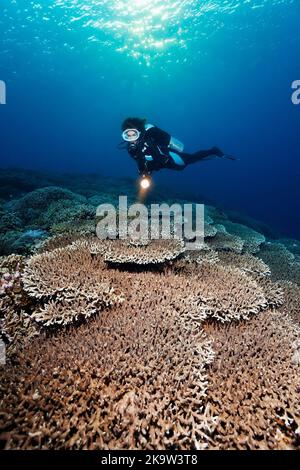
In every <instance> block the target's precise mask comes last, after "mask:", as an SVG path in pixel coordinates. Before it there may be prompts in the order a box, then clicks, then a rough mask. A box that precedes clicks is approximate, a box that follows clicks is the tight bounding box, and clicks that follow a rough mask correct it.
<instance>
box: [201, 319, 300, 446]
mask: <svg viewBox="0 0 300 470" xmlns="http://www.w3.org/2000/svg"><path fill="white" fill-rule="evenodd" d="M205 330H206V331H207V332H208V333H210V334H211V336H212V337H213V338H214V349H215V350H216V354H217V355H216V359H215V361H214V363H213V364H212V365H211V366H210V371H209V377H210V383H211V385H210V387H209V392H208V402H209V403H210V405H211V407H212V410H213V412H214V413H215V414H217V415H218V416H219V422H218V425H217V428H216V430H215V432H214V435H213V445H212V447H213V448H217V449H294V448H300V439H299V433H300V408H299V390H300V388H299V387H300V374H299V365H297V364H295V363H294V360H293V358H294V355H295V352H296V350H295V347H294V346H293V344H294V342H295V341H297V340H298V338H299V328H296V327H295V325H294V324H293V323H292V321H291V319H290V318H289V317H288V316H287V315H286V314H283V313H280V312H270V311H266V312H264V313H262V314H260V315H259V316H256V317H253V318H252V319H251V320H250V321H249V322H247V323H244V322H242V323H238V324H231V325H228V326H225V327H224V326H220V325H216V324H210V325H209V324H208V325H206V327H205Z"/></svg>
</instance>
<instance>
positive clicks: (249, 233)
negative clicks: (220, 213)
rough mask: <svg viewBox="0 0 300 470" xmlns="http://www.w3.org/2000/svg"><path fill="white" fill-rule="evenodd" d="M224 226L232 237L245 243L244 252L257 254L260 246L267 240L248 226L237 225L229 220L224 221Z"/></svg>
mask: <svg viewBox="0 0 300 470" xmlns="http://www.w3.org/2000/svg"><path fill="white" fill-rule="evenodd" d="M222 224H223V226H224V227H225V229H226V231H227V232H228V233H229V234H230V235H234V236H236V237H239V238H241V239H242V240H243V241H244V245H243V250H244V251H248V252H249V253H257V252H258V251H259V247H260V245H261V244H262V243H264V242H265V240H266V238H265V236H264V235H263V234H262V233H259V232H256V231H255V230H253V229H252V228H250V227H247V226H246V225H242V224H237V223H234V222H231V221H229V220H225V221H223V222H222Z"/></svg>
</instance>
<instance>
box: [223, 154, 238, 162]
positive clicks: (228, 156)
mask: <svg viewBox="0 0 300 470" xmlns="http://www.w3.org/2000/svg"><path fill="white" fill-rule="evenodd" d="M222 158H227V160H237V161H238V160H239V158H236V157H234V156H233V155H229V154H227V153H224V155H223V157H222Z"/></svg>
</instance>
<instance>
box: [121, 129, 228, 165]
mask: <svg viewBox="0 0 300 470" xmlns="http://www.w3.org/2000/svg"><path fill="white" fill-rule="evenodd" d="M171 138H172V137H171V135H170V134H168V132H165V131H163V130H162V129H159V128H158V127H156V126H151V127H149V128H148V129H147V130H145V131H144V133H143V134H142V135H141V137H140V138H139V140H138V142H137V144H130V143H128V146H127V150H128V152H129V154H130V155H131V157H132V158H134V159H135V161H136V162H137V165H138V169H139V173H140V174H147V173H151V172H152V171H158V170H161V169H163V168H167V169H171V170H183V169H184V168H185V167H186V166H187V165H189V164H191V163H195V162H198V161H199V160H205V159H207V158H211V157H213V156H220V157H221V156H222V155H223V153H222V152H221V151H220V150H219V149H218V148H217V147H213V148H211V149H209V150H200V151H198V152H195V153H186V152H182V151H179V150H175V149H174V148H169V144H170V141H171Z"/></svg>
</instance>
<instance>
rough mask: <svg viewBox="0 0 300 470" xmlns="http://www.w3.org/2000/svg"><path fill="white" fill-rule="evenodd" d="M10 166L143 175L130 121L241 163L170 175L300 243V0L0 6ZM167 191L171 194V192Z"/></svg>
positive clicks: (0, 73) (0, 128) (64, 0)
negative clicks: (123, 131)
mask: <svg viewBox="0 0 300 470" xmlns="http://www.w3.org/2000/svg"><path fill="white" fill-rule="evenodd" d="M0 12H1V14H0V37H1V49H0V80H3V81H4V82H5V83H6V93H7V104H6V105H1V106H0V135H1V153H0V158H1V161H0V166H1V167H11V166H18V167H22V168H31V169H44V170H49V171H76V172H82V173H91V172H92V173H94V172H100V173H101V174H103V175H108V176H116V177H120V176H133V177H135V176H136V174H137V172H136V167H135V164H134V162H133V161H132V160H131V159H130V158H129V157H128V156H127V154H126V153H125V152H122V151H120V150H117V148H116V146H117V144H118V143H119V142H120V140H121V137H120V125H121V122H122V120H123V119H124V118H125V117H127V116H135V115H136V116H141V117H146V118H147V119H148V121H149V122H151V123H154V124H156V125H158V126H159V127H160V128H162V129H164V130H166V131H168V132H170V133H171V134H172V135H173V136H175V137H177V138H178V139H180V140H181V141H183V142H184V143H185V150H186V151H191V152H192V151H196V150H199V149H203V148H207V147H211V146H213V145H218V146H220V147H221V148H222V149H224V150H225V151H226V152H229V153H232V154H234V155H236V156H237V157H238V158H239V161H237V162H232V161H227V160H224V161H220V160H216V161H208V162H205V163H199V164H197V165H193V166H191V167H190V168H187V169H186V170H185V171H184V172H172V171H166V170H164V171H161V172H160V173H157V174H156V175H155V183H156V185H160V184H161V185H167V186H169V187H170V188H175V189H176V190H182V192H186V191H189V192H190V193H193V194H199V199H200V200H201V198H204V199H206V200H209V201H213V202H214V203H215V204H217V205H219V206H221V207H224V208H225V209H231V210H235V211H239V212H241V213H243V214H245V215H249V216H251V217H254V218H256V219H259V220H261V221H263V222H265V223H267V224H269V225H270V226H272V227H273V228H274V229H276V230H277V231H278V232H279V233H280V234H282V235H285V236H289V237H297V238H300V223H299V222H300V220H299V196H300V184H299V182H300V155H299V153H300V151H299V149H300V132H299V123H300V105H298V106H297V105H295V104H293V103H292V100H291V96H292V92H293V90H292V83H293V81H295V80H297V79H298V80H300V60H299V57H300V28H299V20H300V2H299V1H298V0H295V1H293V0H243V1H242V0H241V1H238V0H227V1H221V0H202V1H201V0H198V1H196V0H164V1H162V0H128V1H125V0H102V1H99V0H86V1H85V0H54V1H52V2H48V1H46V0H40V1H28V0H26V1H25V0H6V1H5V2H1V6H0ZM166 196H167V194H166Z"/></svg>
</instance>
